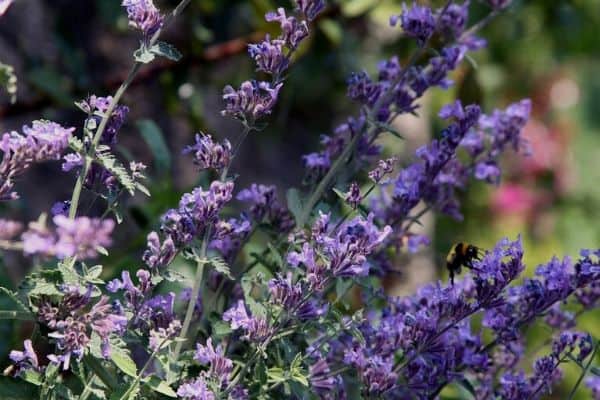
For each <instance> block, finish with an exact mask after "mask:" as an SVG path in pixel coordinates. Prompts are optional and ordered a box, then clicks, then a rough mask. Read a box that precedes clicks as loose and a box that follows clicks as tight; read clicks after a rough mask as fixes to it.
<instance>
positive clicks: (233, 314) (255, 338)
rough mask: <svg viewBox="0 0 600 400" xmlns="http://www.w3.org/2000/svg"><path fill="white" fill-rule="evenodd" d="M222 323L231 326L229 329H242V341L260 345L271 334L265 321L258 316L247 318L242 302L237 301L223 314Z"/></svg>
mask: <svg viewBox="0 0 600 400" xmlns="http://www.w3.org/2000/svg"><path fill="white" fill-rule="evenodd" d="M223 321H227V322H229V323H230V325H231V329H233V330H237V329H240V328H242V329H243V330H244V331H245V333H246V334H245V335H244V336H243V338H244V339H246V340H249V341H252V342H257V343H260V342H262V341H263V340H265V339H267V338H268V337H269V336H270V334H271V328H270V327H269V326H268V323H267V321H266V320H265V319H263V318H261V317H258V316H249V315H248V312H247V311H246V306H245V304H244V301H243V300H238V302H237V303H236V305H235V306H233V307H232V308H230V309H229V310H227V311H225V313H223Z"/></svg>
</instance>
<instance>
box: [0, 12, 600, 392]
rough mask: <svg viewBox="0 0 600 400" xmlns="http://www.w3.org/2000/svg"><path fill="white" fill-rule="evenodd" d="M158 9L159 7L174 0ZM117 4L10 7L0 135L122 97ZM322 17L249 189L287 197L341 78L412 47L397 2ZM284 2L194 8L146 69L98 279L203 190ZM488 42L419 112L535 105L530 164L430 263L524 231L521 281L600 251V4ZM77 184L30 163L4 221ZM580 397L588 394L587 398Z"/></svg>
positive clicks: (20, 261) (524, 18)
mask: <svg viewBox="0 0 600 400" xmlns="http://www.w3.org/2000/svg"><path fill="white" fill-rule="evenodd" d="M155 2H156V4H157V5H158V6H159V7H160V8H161V9H162V10H168V9H170V8H171V7H173V6H174V5H175V4H176V3H177V2H176V1H166V0H165V1H155ZM120 3H121V2H120V1H118V0H110V1H109V0H96V1H84V2H82V1H74V0H46V1H41V0H16V3H15V4H14V5H13V6H12V7H11V8H10V9H9V11H8V12H7V14H6V15H5V16H4V17H3V18H1V19H0V62H4V63H7V64H10V65H13V66H14V67H15V71H16V74H17V76H18V79H19V82H18V93H17V100H16V103H15V104H10V102H9V100H10V99H9V96H7V95H5V94H4V93H2V94H0V130H2V131H8V130H12V129H18V128H19V127H20V126H21V125H22V124H24V123H29V122H30V121H31V120H33V119H37V118H41V117H43V118H48V119H54V120H58V121H62V122H64V124H65V125H72V126H80V125H81V121H82V119H83V115H82V114H80V113H79V112H78V111H77V110H76V109H75V108H74V107H73V106H72V104H73V101H74V100H78V99H82V98H84V97H86V96H88V95H89V94H97V95H108V94H111V93H113V92H114V91H115V89H116V87H118V85H119V84H120V82H121V81H122V80H123V78H124V76H125V74H126V72H127V70H128V67H129V65H130V62H131V53H132V51H133V50H134V49H135V48H136V46H137V39H136V33H135V32H132V31H131V30H130V29H128V27H127V19H126V16H125V13H124V12H123V10H122V8H121V7H120ZM432 3H434V4H437V5H439V4H441V2H440V1H437V2H435V1H433V2H432ZM472 3H473V7H472V15H471V18H472V20H473V21H475V20H477V19H479V18H481V17H482V16H483V15H485V12H486V10H487V9H486V7H485V6H484V5H483V4H482V2H478V1H472ZM328 5H329V7H328V9H327V11H326V13H325V14H324V16H323V17H322V18H320V19H319V20H318V21H317V23H316V27H315V29H313V35H312V36H311V38H310V40H308V41H307V42H306V44H305V45H303V47H302V48H301V49H300V51H299V53H298V56H297V57H296V59H295V62H294V64H295V65H294V66H293V68H292V69H291V71H292V72H291V74H290V76H289V77H288V79H287V83H286V85H285V88H284V90H283V93H282V97H281V99H280V102H279V104H278V107H277V110H276V112H275V113H274V115H273V116H272V117H271V118H270V124H269V126H268V127H267V129H265V130H264V131H263V132H261V133H259V134H254V135H251V137H250V138H249V139H248V140H247V141H246V142H245V144H244V147H243V149H242V151H241V153H240V156H239V158H238V159H237V160H236V163H237V164H236V166H235V170H236V171H237V172H238V173H239V174H240V176H239V178H238V182H239V184H238V188H241V187H243V186H245V185H247V184H249V183H250V182H254V181H256V182H260V183H267V184H277V185H279V187H280V189H281V190H282V193H283V190H285V188H287V187H290V186H294V185H296V186H297V185H298V182H299V181H300V180H301V179H302V177H303V170H302V164H301V160H300V156H301V154H304V153H307V152H310V151H313V150H314V149H315V148H316V146H317V144H318V140H319V135H320V134H322V133H327V132H329V131H330V130H331V129H332V128H333V127H334V126H335V125H336V124H337V123H339V122H341V121H343V119H344V118H345V116H346V115H348V114H350V113H352V112H354V111H355V110H356V105H355V104H352V103H351V102H350V101H349V100H348V99H347V98H346V97H345V82H346V78H347V77H348V75H349V73H350V72H351V71H357V70H362V69H364V70H367V71H371V72H372V71H374V70H375V69H376V65H377V61H378V60H380V59H382V58H386V57H389V56H391V55H394V54H398V55H399V56H400V57H401V59H406V57H407V56H408V55H409V54H410V51H411V50H412V49H413V44H412V43H411V42H410V41H408V40H403V38H402V37H401V34H400V33H399V31H398V30H397V29H392V28H390V27H389V26H388V18H389V16H390V14H393V13H396V14H397V13H399V12H400V5H401V2H400V1H394V0H379V1H378V0H347V1H328ZM277 6H285V7H289V6H290V4H289V2H285V1H276V0H225V1H224V0H202V1H195V0H194V1H192V2H191V5H190V6H189V8H188V9H187V10H186V12H185V14H184V16H183V17H182V18H181V19H178V20H177V21H176V23H175V24H174V25H173V26H172V27H171V28H170V29H169V30H168V31H167V32H166V36H165V39H166V40H167V41H169V42H171V43H173V44H175V46H176V47H177V48H178V49H179V50H180V51H181V52H182V53H183V54H184V57H183V59H182V60H181V62H179V63H177V64H173V63H171V62H168V61H160V62H157V63H153V64H152V65H150V66H147V67H146V68H144V70H143V71H142V73H141V74H140V76H139V77H138V79H137V80H136V81H135V82H134V84H133V85H132V87H131V89H130V90H129V91H128V92H127V94H126V95H125V97H124V103H125V104H126V105H128V106H129V107H130V108H131V114H130V118H129V121H128V123H127V124H126V125H125V126H124V127H123V128H122V130H121V132H120V145H119V149H120V153H121V154H120V155H121V157H122V158H123V159H129V158H131V159H136V160H141V161H144V162H146V163H147V164H149V165H150V166H151V169H150V171H149V174H148V175H149V182H148V183H149V185H148V186H149V188H150V191H151V192H152V197H151V198H149V199H148V198H144V197H136V198H134V199H132V200H131V201H129V202H128V203H127V207H126V216H125V217H126V221H127V222H126V223H125V224H124V225H122V226H121V227H120V228H119V229H118V232H117V235H118V237H117V240H116V246H115V250H114V251H113V252H112V253H111V256H110V257H109V258H106V259H103V260H102V263H104V264H105V265H106V268H105V270H106V271H107V272H106V277H109V276H111V275H115V274H117V273H118V272H119V271H120V270H122V269H123V268H128V269H136V268H137V266H138V265H139V260H140V258H139V255H140V253H141V250H142V249H143V246H144V244H145V236H146V234H147V233H148V232H149V231H150V230H151V229H153V228H154V227H155V226H156V222H157V219H158V216H159V215H161V214H162V212H164V211H165V210H166V209H167V208H169V207H171V206H173V205H175V204H176V202H177V201H178V199H179V197H180V195H181V193H183V192H184V191H186V190H189V189H190V188H191V187H193V186H194V185H196V184H198V183H199V181H200V182H206V180H207V179H208V178H209V177H206V176H201V177H198V174H197V173H196V172H195V171H194V168H193V166H192V163H191V160H190V159H188V158H185V157H182V156H180V152H181V149H182V148H183V147H184V146H185V145H186V144H189V143H191V142H192V141H193V135H194V133H195V132H198V131H204V132H207V133H210V134H212V135H214V136H216V137H219V138H223V137H228V138H229V139H230V140H231V141H232V142H233V141H235V138H236V137H237V135H239V133H240V127H239V126H238V125H237V124H236V123H235V122H232V121H230V120H226V119H224V118H222V117H221V116H220V115H219V110H220V106H221V102H220V93H221V89H222V87H223V86H224V85H225V84H228V83H231V84H233V85H237V84H239V83H240V82H241V81H243V80H245V79H248V78H249V77H252V76H254V74H255V72H254V65H253V64H252V62H251V61H250V59H249V58H248V57H247V55H246V51H245V49H246V44H247V43H248V42H249V41H256V40H259V39H260V38H261V37H262V36H263V35H264V34H265V33H269V32H272V33H276V32H277V29H278V27H277V25H273V24H267V23H266V22H264V20H263V15H264V14H265V12H266V11H268V10H271V9H274V8H276V7H277ZM482 36H484V37H485V38H486V39H487V40H488V41H489V46H488V48H487V49H486V50H483V51H480V52H478V53H475V54H474V55H473V56H472V58H473V62H471V63H464V65H463V66H462V67H461V68H460V69H459V70H458V71H457V72H456V73H455V74H454V76H453V78H454V79H455V81H456V86H455V87H453V88H452V89H450V90H449V91H446V92H445V91H442V90H434V91H432V93H431V94H430V95H429V96H428V97H427V98H426V99H425V100H424V106H423V109H424V111H426V112H424V113H423V114H424V115H430V116H434V115H435V114H436V113H437V110H438V109H439V107H440V106H441V105H442V104H444V102H446V101H449V100H451V99H452V98H454V97H455V96H458V97H459V98H460V99H461V100H463V102H465V103H468V102H479V103H481V104H482V105H483V107H484V110H485V111H486V112H490V111H492V109H493V108H495V107H504V106H506V105H507V104H508V103H510V102H512V101H516V100H518V99H520V98H523V97H530V98H531V99H532V100H533V104H534V106H533V115H532V119H531V122H530V123H529V124H528V126H527V128H526V133H525V135H526V137H527V138H528V140H529V142H530V144H531V148H532V155H531V156H530V157H528V158H523V157H516V156H509V157H507V158H506V159H505V160H504V164H505V175H504V179H503V183H502V184H501V185H499V186H498V187H489V186H486V185H483V184H474V185H472V186H471V188H470V190H469V191H468V192H467V193H464V195H463V199H462V200H463V211H464V214H465V219H464V221H462V222H456V221H453V220H449V219H447V218H444V217H439V218H437V219H436V221H435V228H434V237H433V239H434V246H433V248H432V250H431V256H432V258H433V259H434V260H439V259H440V258H443V257H444V255H445V253H446V252H447V250H448V249H449V248H450V246H451V244H452V243H454V242H456V241H459V240H467V241H470V242H473V243H475V244H477V245H479V246H482V247H489V246H491V245H493V243H495V242H496V241H497V240H498V239H499V238H500V237H503V236H509V237H515V236H516V235H517V234H518V233H519V232H520V233H522V234H523V238H524V242H525V249H526V262H527V265H528V268H529V270H528V273H533V270H534V268H535V266H536V265H538V264H539V263H541V262H545V261H547V260H548V259H549V258H550V257H551V256H552V255H554V254H556V255H559V256H561V255H563V254H567V255H571V256H576V255H577V252H578V250H579V249H580V248H592V247H599V245H600V224H599V223H598V222H599V221H600V161H599V160H600V0H570V1H568V0H531V1H525V0H523V1H516V3H515V5H514V6H513V7H512V8H510V9H509V10H507V11H506V12H504V13H503V14H501V15H500V16H499V17H498V18H497V19H496V20H495V21H494V22H493V23H492V24H491V25H490V26H488V27H486V28H485V29H484V31H483V32H482ZM428 118H430V120H429V121H427V123H426V125H427V126H429V127H431V130H432V132H436V131H437V130H439V128H440V126H441V123H440V121H439V120H436V119H435V118H434V117H428ZM390 146H391V147H390V148H389V149H388V151H389V152H394V153H396V152H401V151H402V150H403V149H401V148H398V147H397V146H398V144H397V142H395V143H393V144H391V145H390ZM282 166H284V168H282ZM274 172H276V174H274ZM50 179H52V182H53V183H52V185H48V182H49V181H50ZM73 182H74V177H73V176H71V175H66V174H64V173H61V172H60V166H59V165H44V166H41V167H38V168H36V169H35V170H34V171H32V172H31V173H29V174H28V175H27V176H26V177H25V179H23V180H22V181H21V182H19V186H18V188H19V191H20V193H22V197H23V198H22V200H20V201H19V202H12V203H10V204H2V205H1V207H2V215H3V216H10V217H13V218H16V219H20V220H22V221H29V220H32V219H35V218H37V216H38V215H39V214H40V213H41V212H46V211H48V210H49V209H50V207H51V206H52V204H53V203H54V202H55V201H57V200H66V199H67V198H69V197H70V192H71V189H72V186H73ZM94 207H95V206H94ZM94 207H92V208H91V209H90V212H91V213H93V212H94ZM3 264H4V268H2V269H0V284H2V285H4V286H8V287H15V286H16V285H17V284H18V282H19V280H20V278H21V277H22V276H23V275H24V274H25V273H26V271H27V270H28V269H29V268H30V265H31V261H30V260H26V259H24V258H22V257H19V256H17V255H14V254H5V255H3ZM436 265H437V268H438V270H437V271H436V273H438V274H439V275H440V277H443V278H444V279H445V276H443V272H442V264H441V263H440V262H437V263H436ZM9 307H10V304H9V301H8V300H5V299H3V298H0V308H9ZM599 316H600V315H598V314H595V315H592V314H588V315H586V316H585V317H584V318H583V319H582V322H581V325H582V328H583V329H587V330H589V331H591V332H592V333H593V334H594V335H595V336H596V338H600V328H598V326H597V321H598V319H597V318H598V317H599ZM30 329H31V327H29V326H25V325H23V324H11V323H6V322H3V323H2V324H0V334H2V335H4V336H3V337H5V338H11V339H10V340H3V341H1V342H0V359H2V360H5V359H6V358H5V355H6V354H7V351H8V350H9V349H11V348H13V347H15V346H17V347H18V346H19V345H20V343H21V342H22V338H23V336H24V335H27V334H28V331H29V330H30ZM548 334H549V332H546V331H545V330H544V328H542V327H541V326H540V327H535V328H534V329H531V330H530V331H529V332H528V335H529V336H528V337H529V339H528V340H530V342H531V343H533V345H532V347H536V346H535V343H541V342H543V341H544V338H545V337H547V336H548ZM541 351H543V349H542V350H541ZM529 364H530V363H529ZM566 373H567V379H566V381H565V384H564V386H563V387H561V388H560V389H558V390H556V391H555V392H554V393H553V395H552V398H556V399H561V398H564V396H565V394H566V393H568V390H569V388H570V387H571V386H572V385H573V384H574V382H575V380H576V378H577V370H576V369H572V368H570V367H567V368H566ZM578 396H579V397H578V398H580V399H585V398H588V395H587V394H586V392H585V390H584V389H582V390H579V393H578Z"/></svg>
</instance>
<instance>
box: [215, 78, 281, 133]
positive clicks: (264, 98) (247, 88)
mask: <svg viewBox="0 0 600 400" xmlns="http://www.w3.org/2000/svg"><path fill="white" fill-rule="evenodd" d="M282 85H283V84H282V83H279V84H277V85H275V86H272V85H271V84H270V83H269V82H257V81H246V82H244V83H242V84H241V86H240V88H239V90H237V91H236V90H235V89H234V88H232V87H231V86H229V85H228V86H225V88H224V89H223V100H224V101H225V110H223V111H221V114H223V115H228V116H231V117H234V118H238V119H240V120H242V121H246V122H249V123H250V122H253V121H255V120H257V119H258V118H260V117H263V116H265V115H268V114H270V113H271V110H272V109H273V107H274V106H275V103H276V102H277V96H278V94H279V89H281V86H282Z"/></svg>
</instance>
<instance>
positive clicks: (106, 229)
mask: <svg viewBox="0 0 600 400" xmlns="http://www.w3.org/2000/svg"><path fill="white" fill-rule="evenodd" d="M52 221H53V222H54V225H55V226H56V228H55V229H50V228H49V227H47V226H46V224H45V223H44V222H40V221H36V222H31V223H30V224H29V227H28V229H27V230H26V231H25V232H23V234H22V235H21V238H22V240H23V251H24V252H25V254H28V255H32V254H38V255H43V256H52V257H57V258H59V259H64V258H67V257H77V258H78V259H86V258H95V257H97V256H98V252H99V250H102V249H103V248H105V247H108V246H110V245H111V243H112V240H111V237H110V236H111V234H112V231H113V229H114V227H115V222H114V221H113V220H110V219H105V220H101V219H98V218H88V217H77V218H75V219H69V218H67V217H66V216H64V215H56V216H55V217H54V218H53V219H52Z"/></svg>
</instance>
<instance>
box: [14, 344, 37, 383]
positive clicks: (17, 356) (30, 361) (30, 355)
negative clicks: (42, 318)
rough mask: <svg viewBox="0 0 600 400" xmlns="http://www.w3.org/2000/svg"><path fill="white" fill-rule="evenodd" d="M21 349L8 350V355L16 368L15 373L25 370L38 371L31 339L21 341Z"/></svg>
mask: <svg viewBox="0 0 600 400" xmlns="http://www.w3.org/2000/svg"><path fill="white" fill-rule="evenodd" d="M23 347H24V350H23V351H18V350H13V351H11V352H10V354H9V355H8V357H9V358H10V359H11V361H12V362H13V363H14V367H15V368H16V370H15V371H14V373H15V375H17V376H19V375H21V373H23V372H26V371H31V370H33V371H39V370H40V363H39V362H38V357H37V354H36V353H35V350H34V349H33V344H32V343H31V340H29V339H27V340H25V341H24V342H23Z"/></svg>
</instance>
